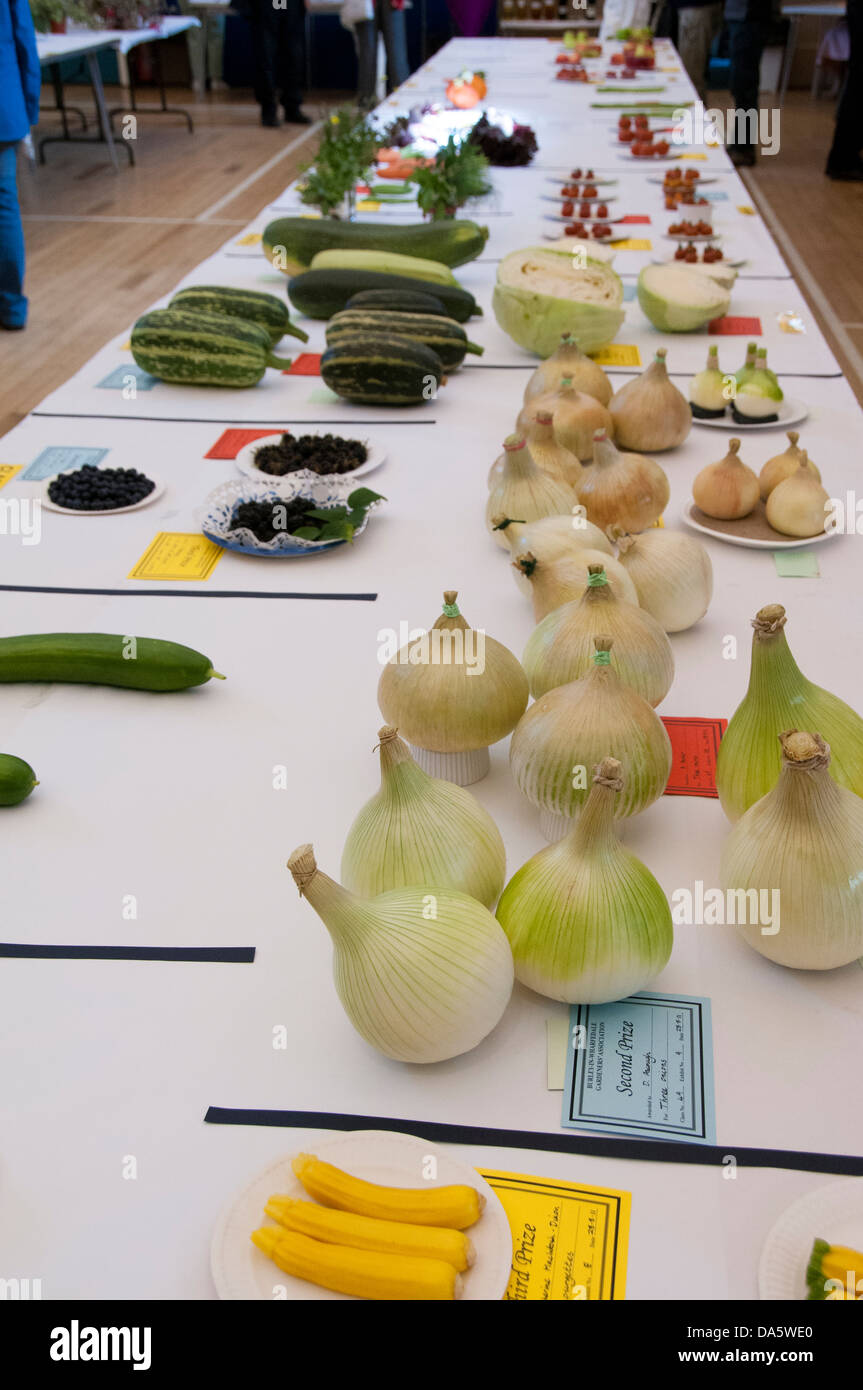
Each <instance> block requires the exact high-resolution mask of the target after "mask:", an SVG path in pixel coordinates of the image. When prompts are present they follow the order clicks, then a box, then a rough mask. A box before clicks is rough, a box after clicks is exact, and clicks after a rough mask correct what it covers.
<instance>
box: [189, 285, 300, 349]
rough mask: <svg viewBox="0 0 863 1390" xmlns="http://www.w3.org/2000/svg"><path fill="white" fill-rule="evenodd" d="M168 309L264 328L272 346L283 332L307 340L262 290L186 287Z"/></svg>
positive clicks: (283, 308) (273, 298)
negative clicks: (215, 316) (227, 319)
mask: <svg viewBox="0 0 863 1390" xmlns="http://www.w3.org/2000/svg"><path fill="white" fill-rule="evenodd" d="M168 308H169V309H187V310H190V311H191V312H192V313H200V312H203V313H205V314H227V316H228V318H237V319H246V320H247V321H248V322H249V323H257V324H260V326H261V327H262V328H265V329H266V330H267V332H268V333H269V335H270V342H271V343H272V344H273V345H275V344H276V343H277V342H278V341H279V339H280V338H283V337H284V336H285V334H286V333H290V334H291V335H292V336H293V337H294V338H300V339H302V341H303V342H304V343H307V342H308V341H309V335H308V333H306V332H305V331H304V330H303V329H302V328H298V327H297V325H296V324H295V323H291V319H290V315H289V314H288V306H287V305H286V304H283V303H282V301H281V299H279V297H278V295H275V294H265V293H264V291H263V290H235V289H230V288H229V287H228V286H227V285H189V286H188V287H187V288H186V289H184V290H178V291H177V293H176V294H175V295H174V298H173V299H172V300H171V303H170V304H169V305H168Z"/></svg>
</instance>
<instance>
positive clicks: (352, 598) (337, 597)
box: [0, 584, 378, 603]
mask: <svg viewBox="0 0 863 1390" xmlns="http://www.w3.org/2000/svg"><path fill="white" fill-rule="evenodd" d="M0 591H2V592H4V593H9V594H100V595H107V596H109V597H110V596H112V595H116V596H118V597H120V598H129V597H130V596H131V597H132V598H300V599H302V598H308V599H324V600H330V601H333V602H337V603H351V602H357V603H376V602H377V597H378V596H377V594H294V593H289V592H285V593H281V592H279V591H277V590H275V589H70V588H64V587H58V586H53V585H50V584H0Z"/></svg>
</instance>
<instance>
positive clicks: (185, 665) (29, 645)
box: [0, 632, 225, 690]
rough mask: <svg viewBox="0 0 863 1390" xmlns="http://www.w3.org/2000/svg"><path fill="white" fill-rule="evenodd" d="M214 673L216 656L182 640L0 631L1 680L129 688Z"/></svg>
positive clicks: (182, 684)
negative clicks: (7, 633) (16, 634)
mask: <svg viewBox="0 0 863 1390" xmlns="http://www.w3.org/2000/svg"><path fill="white" fill-rule="evenodd" d="M211 676H215V677H217V678H218V679H219V680H224V679H225V678H224V676H221V675H219V672H218V671H214V670H213V667H212V664H211V662H210V661H209V659H208V658H207V657H206V656H202V655H201V653H200V652H196V651H194V650H193V649H192V648H191V647H184V646H181V644H180V643H179V642H162V641H160V640H159V639H158V638H156V637H128V636H121V635H115V634H113V633H105V632H40V633H35V634H33V635H29V636H25V637H0V681H4V682H7V683H8V682H12V681H58V682H62V683H63V684H76V685H77V684H84V685H120V686H124V687H126V688H127V689H128V690H187V689H188V688H189V687H190V686H193V685H203V684H204V682H205V681H208V680H209V679H210V678H211Z"/></svg>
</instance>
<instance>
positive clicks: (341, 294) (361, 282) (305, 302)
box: [288, 270, 482, 323]
mask: <svg viewBox="0 0 863 1390" xmlns="http://www.w3.org/2000/svg"><path fill="white" fill-rule="evenodd" d="M363 290H397V291H398V292H399V293H400V294H406V293H412V294H413V293H417V292H418V293H420V294H432V295H434V298H435V299H437V300H439V301H440V303H441V304H442V305H443V307H444V309H445V310H446V312H447V313H448V314H449V317H450V318H451V319H455V320H456V321H457V322H458V323H467V321H468V319H469V318H470V317H471V315H472V314H481V313H482V309H480V307H479V305H478V304H477V302H476V300H475V299H474V297H473V295H472V294H470V293H469V291H468V290H463V289H461V287H460V286H458V287H457V286H455V285H434V286H432V285H430V284H429V282H428V281H427V280H411V279H410V278H409V277H408V276H406V275H383V274H381V272H380V271H377V270H307V271H305V272H304V273H303V274H302V275H295V276H294V278H293V279H292V280H290V281H289V282H288V298H289V299H290V301H291V303H292V304H293V306H294V308H295V309H296V310H297V311H298V312H299V313H301V314H305V315H306V316H307V318H310V319H329V318H332V316H333V314H336V313H338V311H339V309H344V307H345V305H346V304H347V303H348V301H349V300H350V299H352V298H353V296H354V295H356V294H360V293H361V292H362V291H363Z"/></svg>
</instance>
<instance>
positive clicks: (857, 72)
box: [825, 0, 863, 183]
mask: <svg viewBox="0 0 863 1390" xmlns="http://www.w3.org/2000/svg"><path fill="white" fill-rule="evenodd" d="M848 36H849V38H850V40H851V54H850V57H849V59H848V71H847V73H846V75H845V85H844V87H843V88H842V95H841V96H840V98H839V105H838V107H837V109H836V129H835V131H834V134H833V144H832V146H831V148H830V153H829V155H828V156H827V168H826V170H825V173H826V174H827V177H828V178H829V179H841V180H846V181H853V182H857V183H859V182H863V159H861V157H860V151H861V150H863V0H848Z"/></svg>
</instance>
